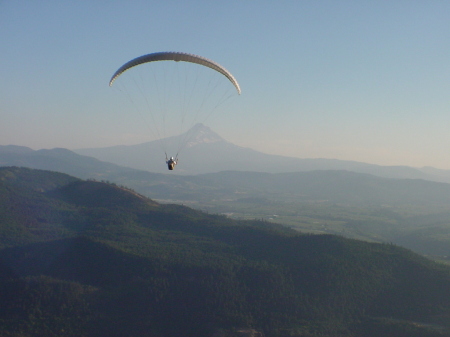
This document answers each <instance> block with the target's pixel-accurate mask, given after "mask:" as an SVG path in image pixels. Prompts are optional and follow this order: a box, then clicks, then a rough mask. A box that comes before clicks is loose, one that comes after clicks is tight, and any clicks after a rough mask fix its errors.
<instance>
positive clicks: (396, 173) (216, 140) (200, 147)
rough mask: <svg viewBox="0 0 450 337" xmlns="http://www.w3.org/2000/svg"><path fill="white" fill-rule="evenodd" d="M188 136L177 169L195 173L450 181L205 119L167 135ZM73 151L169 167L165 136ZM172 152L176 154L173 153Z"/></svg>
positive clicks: (448, 175)
mask: <svg viewBox="0 0 450 337" xmlns="http://www.w3.org/2000/svg"><path fill="white" fill-rule="evenodd" d="M187 138H188V139H189V142H188V143H187V145H186V147H185V148H184V150H183V151H182V153H181V155H180V157H179V159H180V162H179V165H178V166H177V167H176V170H175V171H174V172H175V173H176V174H178V175H196V174H203V173H214V172H220V171H252V172H267V173H285V172H299V171H302V172H303V171H314V170H346V171H353V172H359V173H368V174H373V175H376V176H379V177H385V178H400V179H425V180H431V181H439V182H447V183H449V182H450V171H448V170H440V169H435V168H431V167H424V168H413V167H408V166H380V165H374V164H367V163H362V162H356V161H347V160H337V159H324V158H309V159H308V158H306V159H302V158H293V157H285V156H277V155H270V154H265V153H262V152H258V151H255V150H252V149H250V148H244V147H240V146H237V145H234V144H232V143H230V142H228V141H226V140H225V139H223V138H222V137H221V136H219V135H218V134H217V133H215V132H214V131H212V130H211V129H210V128H208V127H206V126H204V125H203V124H197V125H196V126H194V127H193V128H192V129H191V130H189V131H188V132H187V133H186V134H182V135H179V136H176V137H170V138H167V139H164V140H162V142H163V143H164V144H166V145H167V147H169V148H170V147H174V145H173V144H179V143H180V142H183V139H187ZM74 152H76V153H78V154H81V155H85V156H91V157H94V158H97V159H99V160H102V161H105V162H110V163H114V164H117V165H120V166H127V167H131V168H134V169H139V170H144V171H150V172H154V173H167V169H166V166H165V164H164V159H165V158H164V153H163V151H162V149H161V144H160V141H152V142H147V143H142V144H138V145H128V146H125V145H119V146H112V147H105V148H87V149H78V150H74ZM168 155H169V156H170V155H171V154H168Z"/></svg>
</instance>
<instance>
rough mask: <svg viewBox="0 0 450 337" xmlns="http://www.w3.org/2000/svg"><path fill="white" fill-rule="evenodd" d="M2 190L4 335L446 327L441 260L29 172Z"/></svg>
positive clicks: (423, 332)
mask: <svg viewBox="0 0 450 337" xmlns="http://www.w3.org/2000/svg"><path fill="white" fill-rule="evenodd" d="M0 198H1V200H2V203H1V213H0V230H1V247H2V249H1V250H0V303H2V306H1V307H0V335H2V336H41V335H42V336H52V335H54V336H177V335H182V336H243V335H245V333H247V335H248V336H250V335H251V334H252V333H253V335H256V334H257V333H264V335H265V336H376V335H383V336H450V333H449V332H448V327H450V323H449V319H450V271H449V269H448V268H445V267H443V266H440V265H437V264H435V263H432V262H431V261H429V260H426V259H425V258H422V257H420V256H418V255H416V254H413V253H412V252H410V251H408V250H405V249H402V248H399V247H396V246H393V245H386V244H384V245H382V244H374V243H366V242H362V241H356V240H349V239H344V238H342V237H337V236H332V235H301V234H299V233H297V232H294V231H291V230H288V229H285V228H284V227H281V226H276V225H272V224H268V223H265V222H258V221H253V222H240V221H232V220H230V219H227V218H225V217H223V216H219V215H210V214H205V213H202V212H200V211H195V210H192V209H189V208H187V207H183V206H177V205H159V204H157V203H155V202H153V201H151V200H150V199H147V198H145V197H142V196H141V195H139V194H137V193H134V192H133V191H129V190H127V189H124V188H122V187H120V186H116V185H112V184H107V183H100V182H95V181H83V180H79V179H75V178H72V177H70V176H66V175H62V174H57V173H52V172H46V171H38V170H29V169H18V168H2V169H0ZM21 210H26V212H25V213H22V212H21Z"/></svg>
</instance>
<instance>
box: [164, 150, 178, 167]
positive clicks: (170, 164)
mask: <svg viewBox="0 0 450 337" xmlns="http://www.w3.org/2000/svg"><path fill="white" fill-rule="evenodd" d="M177 163H178V154H177V155H176V156H175V159H174V158H173V157H170V159H167V153H166V164H167V168H168V169H169V170H170V171H172V170H173V169H174V167H175V165H176V164H177Z"/></svg>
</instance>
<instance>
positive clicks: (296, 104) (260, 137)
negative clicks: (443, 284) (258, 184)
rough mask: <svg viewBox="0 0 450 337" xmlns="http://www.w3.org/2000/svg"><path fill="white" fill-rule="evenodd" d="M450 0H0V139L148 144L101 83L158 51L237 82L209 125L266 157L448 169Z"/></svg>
mask: <svg viewBox="0 0 450 337" xmlns="http://www.w3.org/2000/svg"><path fill="white" fill-rule="evenodd" d="M449 18H450V2H449V1H443V0H442V1H425V0H422V1H414V0H405V1H387V0H386V1H384V0H380V1H365V0H363V1H361V0H355V1H344V0H343V1H335V0H330V1H320V0H314V1H313V0H308V1H307V0H304V1H301V0H292V1H275V0H272V1H264V0H260V1H243V0H236V1H234V0H227V1H210V0H203V1H195V0H194V1H192V0H191V1H181V0H179V1H170V0H169V1H156V0H154V1H149V0H146V1H132V0H127V1H125V0H123V1H106V0H105V1H100V0H96V1H83V0H80V1H64V0H55V1H46V0H40V1H31V0H30V1H21V0H16V1H13V0H0V42H1V43H0V79H1V80H0V145H9V144H14V145H24V146H28V147H31V148H33V149H41V148H54V147H64V148H69V149H76V148H83V147H100V146H110V145H118V144H136V143H141V142H145V141H149V140H152V139H151V137H150V135H149V134H148V133H147V132H146V131H145V128H142V127H141V126H140V125H139V122H137V119H136V118H130V117H129V116H127V115H126V113H124V112H123V110H122V108H120V104H118V101H117V91H115V90H113V89H112V88H110V87H109V86H108V81H109V79H110V77H111V75H112V74H113V73H114V71H115V70H116V69H117V68H118V67H119V66H120V65H122V64H123V63H125V62H126V61H128V60H130V59H132V58H134V57H137V56H140V55H142V54H147V53H152V52H157V51H182V52H188V53H194V54H198V55H202V56H205V57H207V58H210V59H213V60H215V61H217V62H218V63H220V64H222V65H224V66H225V67H226V68H227V69H229V70H230V71H231V72H232V73H233V74H234V76H235V77H236V78H237V80H238V81H239V83H240V85H241V88H242V95H241V96H239V97H236V98H233V100H232V101H231V102H230V103H229V104H227V108H229V110H230V111H228V112H227V116H226V117H224V116H217V118H214V120H213V121H211V123H207V125H208V126H209V127H211V128H212V130H214V131H216V132H217V133H218V134H219V135H221V136H222V137H223V138H225V139H226V140H228V141H230V142H232V143H234V144H236V145H240V146H243V147H250V148H253V149H256V150H259V151H262V152H266V153H274V154H281V155H288V156H295V157H302V158H319V157H320V158H337V159H346V160H356V161H363V162H368V163H374V164H381V165H408V166H418V167H420V166H434V167H437V168H443V169H450V151H449V150H450V21H449Z"/></svg>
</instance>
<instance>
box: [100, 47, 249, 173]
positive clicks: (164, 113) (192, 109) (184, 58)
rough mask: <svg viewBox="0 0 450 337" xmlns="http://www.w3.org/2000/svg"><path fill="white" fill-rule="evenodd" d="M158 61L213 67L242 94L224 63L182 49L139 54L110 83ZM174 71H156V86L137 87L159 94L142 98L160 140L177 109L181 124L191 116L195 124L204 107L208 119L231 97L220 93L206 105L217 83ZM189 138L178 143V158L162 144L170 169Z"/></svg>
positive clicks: (118, 71)
mask: <svg viewBox="0 0 450 337" xmlns="http://www.w3.org/2000/svg"><path fill="white" fill-rule="evenodd" d="M157 61H175V62H176V63H178V62H185V63H190V64H194V65H195V67H197V66H202V67H206V68H210V69H212V70H214V71H215V73H218V74H220V75H219V76H217V77H220V78H223V77H225V78H226V79H227V80H228V81H229V82H231V84H232V86H233V87H234V89H235V91H236V92H237V94H238V95H240V94H241V88H240V86H239V83H238V82H237V80H236V79H235V78H234V76H233V75H232V74H231V73H230V72H229V71H228V70H227V69H225V68H224V67H223V66H221V65H220V64H218V63H216V62H214V61H212V60H210V59H207V58H205V57H202V56H198V55H194V54H188V53H181V52H157V53H152V54H147V55H143V56H139V57H137V58H135V59H132V60H131V61H128V62H126V63H125V64H124V65H122V66H121V67H120V68H119V69H118V70H117V71H116V72H115V73H114V74H113V76H112V77H111V79H110V81H109V86H112V85H113V83H115V81H116V80H117V79H118V78H119V77H121V75H122V74H124V73H125V72H127V71H129V70H130V69H131V68H133V67H136V66H141V65H143V64H148V63H152V62H157ZM153 67H154V66H153ZM171 71H172V69H170V71H169V70H164V72H163V74H164V75H161V76H162V77H163V78H161V79H160V78H157V76H155V75H153V74H152V75H149V76H148V78H152V77H155V78H154V84H152V85H154V87H152V89H147V88H145V89H144V88H141V87H138V90H136V91H137V92H138V93H139V94H142V95H146V94H147V92H150V93H151V94H152V95H158V96H157V97H153V96H152V97H151V99H150V98H148V97H145V98H144V99H143V101H144V104H143V105H145V109H146V110H150V113H151V114H152V123H151V125H152V126H153V127H154V129H155V130H156V132H155V134H156V135H157V138H158V139H159V140H160V141H161V140H162V139H163V136H164V135H165V131H166V125H168V126H167V128H168V127H169V126H170V127H173V122H172V123H171V122H169V120H170V119H171V118H172V121H173V120H174V118H173V115H175V113H176V112H175V111H174V110H179V111H180V112H179V113H180V118H179V120H180V125H185V124H188V122H187V120H188V117H190V118H192V121H190V122H191V123H193V124H194V123H197V122H199V121H200V120H198V119H199V118H201V112H202V109H203V110H205V111H206V112H205V113H204V118H205V119H206V118H208V117H209V115H210V114H211V112H212V111H213V110H215V109H216V108H217V106H219V105H220V104H221V103H222V102H223V101H225V100H226V99H227V98H228V97H227V96H226V95H227V92H225V93H220V95H221V96H218V97H219V98H218V99H217V100H218V102H216V103H214V102H213V103H210V104H211V107H205V106H207V103H209V101H212V100H213V99H212V98H210V96H212V95H213V93H214V92H215V91H216V92H217V91H218V89H217V87H218V85H217V84H213V83H212V82H211V80H205V81H203V82H204V83H202V81H200V80H199V79H198V78H197V75H191V73H188V74H186V75H185V74H182V75H180V74H178V73H176V74H175V75H173V74H172V73H171ZM140 76H141V77H143V76H142V75H141V74H140ZM141 77H140V78H141ZM164 77H166V78H167V77H171V78H170V79H169V80H170V81H171V82H170V84H169V85H167V84H166V81H169V80H167V79H166V78H164ZM140 78H139V80H140ZM190 78H193V79H192V82H189V84H188V80H190ZM152 79H153V78H152ZM219 80H220V79H219ZM220 81H222V80H220ZM225 81H226V80H225ZM137 82H138V80H134V82H133V83H134V84H136V83H137ZM185 82H186V83H185ZM199 82H200V83H199ZM210 82H211V83H210ZM136 85H137V84H136ZM200 85H204V86H205V89H202V90H200V89H199V90H197V88H200ZM181 86H184V89H182V91H180V92H177V93H176V94H173V93H172V91H176V90H180V89H179V87H181ZM228 86H229V85H228ZM223 90H225V89H223ZM226 90H228V89H226ZM125 91H126V94H127V95H130V96H131V94H130V90H128V88H127V89H126V90H125ZM198 91H203V92H201V93H198ZM168 95H177V96H178V97H175V99H174V98H173V97H172V98H168ZM194 95H200V96H201V97H202V98H201V100H200V101H199V103H197V106H194V103H193V102H194V98H192V97H193V96H194ZM228 96H229V94H228ZM177 99H178V100H179V101H180V102H181V103H179V104H178V105H175V104H174V107H171V108H170V109H169V108H167V107H166V106H162V107H159V108H158V110H159V111H156V108H155V106H156V105H157V104H159V103H161V102H162V101H164V102H168V103H171V104H173V103H172V101H175V100H177ZM131 100H132V103H133V105H137V104H136V103H135V101H134V100H133V99H131ZM168 103H165V104H168ZM157 113H160V114H161V116H160V118H159V119H158V118H157V117H158V116H156V114H157ZM180 129H181V128H180ZM188 140H189V135H187V134H186V136H185V137H184V138H183V141H181V144H179V146H178V150H177V152H176V155H175V157H170V159H167V152H166V149H165V146H164V144H161V146H162V147H163V150H164V152H165V154H166V164H167V166H168V169H169V170H171V171H172V170H173V169H174V167H175V166H176V165H177V163H178V154H179V152H180V151H181V149H182V148H183V147H184V146H186V144H187V142H188Z"/></svg>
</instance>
